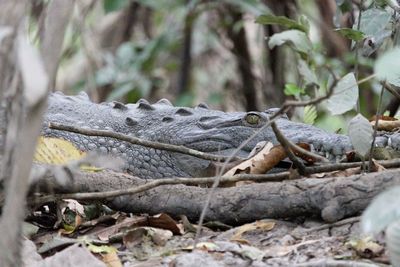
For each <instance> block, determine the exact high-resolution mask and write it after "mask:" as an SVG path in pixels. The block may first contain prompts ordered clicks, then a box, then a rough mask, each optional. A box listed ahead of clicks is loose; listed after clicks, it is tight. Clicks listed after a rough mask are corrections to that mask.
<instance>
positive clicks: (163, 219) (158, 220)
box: [147, 213, 183, 235]
mask: <svg viewBox="0 0 400 267" xmlns="http://www.w3.org/2000/svg"><path fill="white" fill-rule="evenodd" d="M147 221H148V226H151V227H156V228H161V229H166V230H170V231H171V232H172V233H173V234H174V235H181V234H183V229H182V227H179V225H178V223H177V222H176V221H175V220H174V219H172V218H171V216H169V215H168V214H166V213H160V214H157V215H154V216H150V217H148V218H147Z"/></svg>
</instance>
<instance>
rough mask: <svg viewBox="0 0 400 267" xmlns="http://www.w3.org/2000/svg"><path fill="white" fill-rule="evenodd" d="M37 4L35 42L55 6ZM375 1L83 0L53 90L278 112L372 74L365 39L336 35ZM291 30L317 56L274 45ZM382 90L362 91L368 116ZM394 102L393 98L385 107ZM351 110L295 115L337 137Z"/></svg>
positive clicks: (368, 86)
mask: <svg viewBox="0 0 400 267" xmlns="http://www.w3.org/2000/svg"><path fill="white" fill-rule="evenodd" d="M32 2H33V5H32V10H31V14H32V16H31V23H30V25H31V26H30V32H31V39H32V40H33V41H35V40H38V39H40V38H39V37H40V32H41V27H43V21H42V19H41V18H42V17H43V16H42V15H43V14H44V13H45V12H46V6H47V4H48V1H46V0H32ZM377 2H378V1H367V0H365V1H345V0H341V1H339V0H336V1H333V0H316V1H313V0H298V1H296V0H219V1H212V0H135V1H133V0H102V1H97V0H77V1H76V8H75V11H74V14H73V18H72V20H71V23H70V25H69V27H68V31H67V36H66V39H65V43H64V52H63V56H62V61H61V64H60V68H59V72H58V76H57V80H56V88H55V90H61V91H64V92H65V93H67V94H73V93H77V92H79V91H82V90H85V91H86V92H88V94H89V95H90V97H91V98H92V99H93V100H94V101H98V102H102V101H110V100H119V101H124V102H135V101H137V100H138V99H139V98H146V99H148V100H149V101H150V102H153V101H156V100H157V99H160V98H168V99H170V100H171V101H172V102H174V103H175V104H176V105H185V106H191V105H194V104H197V103H199V102H206V103H208V104H209V105H210V106H212V107H213V108H218V109H222V110H225V111H234V110H265V109H267V108H270V107H279V106H280V105H282V103H283V102H284V101H285V99H288V98H289V99H293V98H296V99H307V98H309V97H313V96H315V95H319V94H321V92H325V90H326V87H327V85H328V84H329V83H330V82H331V81H330V75H331V74H332V73H334V74H335V75H336V76H337V77H338V78H340V77H343V76H344V75H345V74H347V73H349V72H350V71H354V70H356V78H357V79H362V78H363V77H366V76H368V75H370V74H371V73H372V66H373V59H374V57H375V56H374V54H372V55H368V56H363V55H361V54H360V53H355V52H354V40H358V39H357V38H356V37H354V36H353V37H351V36H350V37H349V36H346V34H345V33H343V32H338V31H334V29H342V28H344V29H346V28H349V29H351V28H352V27H353V28H354V25H357V23H356V21H357V14H359V11H360V10H367V9H370V8H382V6H378V4H377ZM383 2H384V1H383ZM383 7H384V6H383ZM266 14H273V15H275V16H285V17H287V18H289V19H292V20H294V21H297V22H298V24H297V26H296V25H295V26H293V25H292V26H289V27H286V28H285V27H284V26H282V25H284V24H282V23H262V20H257V18H259V16H260V15H266ZM299 25H300V26H299ZM358 26H359V27H360V25H358ZM293 27H294V28H296V27H297V28H300V29H301V30H303V31H304V32H306V33H307V38H309V40H310V41H311V45H312V50H310V51H309V52H307V53H299V51H298V50H297V51H296V49H293V47H290V46H284V45H276V46H274V47H271V44H268V38H269V37H271V36H273V35H274V34H276V33H280V32H282V31H284V30H286V29H287V28H293ZM361 27H362V25H361ZM389 35H390V34H389ZM346 37H347V38H346ZM295 48H296V47H295ZM300 52H301V51H300ZM303 52H304V51H303ZM304 63H305V64H304ZM301 64H303V65H301ZM301 66H303V67H304V66H305V67H306V70H304V69H303V72H302V70H301V68H302V67H301ZM304 71H306V72H307V71H308V72H309V71H312V73H311V74H312V75H311V79H316V80H315V81H314V82H310V81H308V82H307V79H305V77H304ZM313 77H314V78H313ZM379 90H380V85H379V83H378V82H377V81H375V82H368V83H364V84H362V85H361V86H360V101H361V112H362V113H363V114H364V115H365V116H366V117H369V116H371V115H373V114H374V113H375V109H376V103H377V98H378V94H379ZM389 102H390V98H389V97H388V96H386V97H385V100H384V105H388V104H389ZM392 104H393V103H392ZM394 104H395V103H394ZM307 112H309V110H307V111H306V113H307ZM348 113H350V114H348ZM348 113H346V114H347V115H346V114H345V115H344V116H343V115H340V116H333V115H331V114H328V113H327V112H326V107H325V105H324V103H322V104H319V105H318V106H317V107H316V108H313V109H312V111H311V119H310V118H309V116H304V109H303V108H299V109H297V110H295V112H293V113H292V114H290V115H291V116H292V117H293V119H295V120H300V121H306V122H309V123H314V122H315V123H316V124H318V126H321V127H323V128H326V129H328V130H331V131H335V130H338V129H340V128H346V119H347V118H348V117H351V116H353V115H354V114H355V113H354V111H350V112H348Z"/></svg>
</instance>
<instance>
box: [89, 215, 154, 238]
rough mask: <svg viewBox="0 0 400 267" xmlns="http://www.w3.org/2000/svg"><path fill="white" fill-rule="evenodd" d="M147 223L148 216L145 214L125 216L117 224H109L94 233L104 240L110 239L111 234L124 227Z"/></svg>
mask: <svg viewBox="0 0 400 267" xmlns="http://www.w3.org/2000/svg"><path fill="white" fill-rule="evenodd" d="M146 224H147V218H146V217H145V216H137V217H136V216H135V217H128V218H125V219H124V220H123V221H122V222H119V223H117V224H115V225H112V226H109V227H107V228H105V229H102V230H100V231H98V232H96V233H93V235H95V236H97V237H98V238H99V239H100V240H102V241H107V240H109V238H110V236H112V235H115V234H116V233H118V232H119V231H120V230H121V229H122V228H129V227H134V226H142V225H146Z"/></svg>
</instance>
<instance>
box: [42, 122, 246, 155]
mask: <svg viewBox="0 0 400 267" xmlns="http://www.w3.org/2000/svg"><path fill="white" fill-rule="evenodd" d="M48 126H49V128H51V129H55V130H60V131H67V132H72V133H78V134H83V135H88V136H102V137H111V138H115V139H118V140H121V141H125V142H128V143H131V144H134V145H140V146H145V147H151V148H154V149H160V150H168V151H172V152H179V153H182V154H187V155H190V156H194V157H197V158H201V159H206V160H212V161H226V160H227V159H228V158H229V157H226V156H219V155H214V154H210V153H204V152H201V151H198V150H195V149H191V148H187V147H184V146H177V145H172V144H167V143H160V142H155V141H149V140H144V139H140V138H137V137H134V136H129V135H126V134H123V133H118V132H113V131H106V130H94V129H85V128H80V127H76V126H72V125H64V124H60V123H55V122H50V123H49V125H48ZM232 160H234V161H236V160H243V159H242V158H238V157H234V158H232Z"/></svg>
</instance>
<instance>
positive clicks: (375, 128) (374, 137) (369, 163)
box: [368, 82, 386, 172]
mask: <svg viewBox="0 0 400 267" xmlns="http://www.w3.org/2000/svg"><path fill="white" fill-rule="evenodd" d="M385 83H386V82H383V83H382V88H381V93H380V95H379V101H378V107H377V108H376V114H375V127H374V133H373V135H372V142H371V148H370V150H369V161H368V172H369V171H371V169H372V152H373V151H374V147H375V139H376V133H377V131H378V121H379V116H380V110H381V107H382V97H383V92H385Z"/></svg>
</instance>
